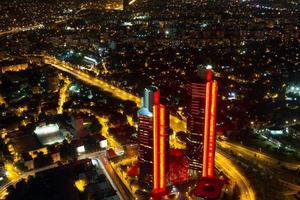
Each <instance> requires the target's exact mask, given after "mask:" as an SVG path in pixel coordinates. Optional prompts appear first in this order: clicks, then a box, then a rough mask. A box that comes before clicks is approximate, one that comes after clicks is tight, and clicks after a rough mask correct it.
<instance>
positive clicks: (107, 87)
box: [44, 55, 255, 200]
mask: <svg viewBox="0 0 300 200" xmlns="http://www.w3.org/2000/svg"><path fill="white" fill-rule="evenodd" d="M44 62H45V63H46V64H49V65H52V66H53V67H55V68H57V69H59V70H61V71H64V72H67V73H69V74H71V75H73V76H74V77H76V78H78V79H79V80H82V81H84V82H85V83H87V84H90V85H93V86H96V87H98V88H100V89H101V90H104V91H107V92H109V93H111V94H112V95H113V96H115V97H117V98H120V99H122V100H131V101H134V102H135V103H136V104H137V105H138V106H139V105H140V104H141V101H140V98H139V97H137V96H135V95H132V94H130V93H128V92H126V91H124V90H122V89H119V88H117V87H116V86H113V85H111V84H109V83H107V82H105V81H103V80H101V79H99V78H95V77H92V76H90V75H88V74H86V73H84V72H82V71H80V70H77V69H75V68H74V67H73V66H72V65H71V64H68V63H65V62H63V61H60V60H58V59H56V58H55V57H52V56H48V55H44ZM170 126H171V128H172V129H173V130H174V131H176V132H178V131H185V130H186V122H185V121H183V120H180V119H179V118H177V117H175V116H173V115H171V116H170ZM216 163H217V165H218V166H219V167H220V168H221V169H222V170H223V171H224V172H225V173H226V175H227V176H228V177H229V178H230V179H232V180H234V181H235V182H236V183H237V186H238V187H239V189H240V191H241V198H240V199H241V200H254V199H255V193H254V190H253V189H252V186H251V185H250V183H249V182H248V180H247V179H246V177H245V176H244V175H243V174H242V173H241V172H239V171H238V169H237V168H236V167H235V165H234V164H233V163H232V162H231V161H230V159H228V158H226V156H225V155H224V154H223V153H222V152H220V151H217V152H216Z"/></svg>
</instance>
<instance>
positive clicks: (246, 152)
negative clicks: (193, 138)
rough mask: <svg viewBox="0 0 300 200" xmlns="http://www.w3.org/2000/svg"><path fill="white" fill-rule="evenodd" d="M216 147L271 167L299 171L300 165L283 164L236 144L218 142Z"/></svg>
mask: <svg viewBox="0 0 300 200" xmlns="http://www.w3.org/2000/svg"><path fill="white" fill-rule="evenodd" d="M218 145H220V146H221V147H223V148H226V149H230V150H232V151H234V152H237V153H240V154H242V155H245V156H247V157H250V158H252V159H255V160H258V161H262V162H264V163H265V164H267V165H272V166H273V167H274V166H278V163H280V165H281V166H285V167H286V168H288V169H291V170H296V169H300V164H297V163H289V162H284V161H281V160H278V159H276V158H273V157H271V156H268V155H266V154H264V153H261V152H259V151H256V150H254V149H248V148H246V147H243V146H241V145H238V144H232V143H229V142H226V141H218Z"/></svg>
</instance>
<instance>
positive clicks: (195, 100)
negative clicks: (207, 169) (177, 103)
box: [186, 69, 211, 172]
mask: <svg viewBox="0 0 300 200" xmlns="http://www.w3.org/2000/svg"><path fill="white" fill-rule="evenodd" d="M209 74H211V72H210V71H207V70H205V69H202V70H198V75H197V76H195V77H193V78H191V79H190V80H189V81H188V86H187V90H188V91H187V92H188V98H189V99H188V101H189V102H188V107H187V133H188V138H187V144H186V151H187V158H188V160H189V168H190V170H191V171H192V172H201V171H202V160H203V158H202V152H203V133H204V126H205V102H206V99H205V98H206V84H207V82H208V80H207V78H206V77H207V76H209Z"/></svg>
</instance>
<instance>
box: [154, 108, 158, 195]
mask: <svg viewBox="0 0 300 200" xmlns="http://www.w3.org/2000/svg"><path fill="white" fill-rule="evenodd" d="M157 117H158V116H157V105H154V106H153V189H154V190H156V189H158V187H159V182H158V180H159V174H158V167H157V163H158V158H157V154H158V148H157V146H158V144H157V132H158V130H157V120H158V119H157Z"/></svg>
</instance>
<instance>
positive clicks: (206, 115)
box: [202, 82, 211, 177]
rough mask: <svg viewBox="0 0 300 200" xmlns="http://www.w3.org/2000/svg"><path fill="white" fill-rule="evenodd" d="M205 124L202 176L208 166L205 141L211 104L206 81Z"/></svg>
mask: <svg viewBox="0 0 300 200" xmlns="http://www.w3.org/2000/svg"><path fill="white" fill-rule="evenodd" d="M205 93H206V94H205V124H204V141H203V143H204V144H203V147H204V149H203V169H202V176H203V177H206V176H207V168H208V166H207V165H208V163H207V162H208V159H207V154H208V149H207V143H208V137H209V123H210V113H209V111H210V104H211V99H210V98H211V82H207V83H206V91H205Z"/></svg>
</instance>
